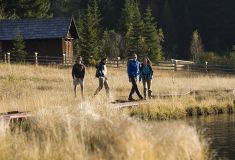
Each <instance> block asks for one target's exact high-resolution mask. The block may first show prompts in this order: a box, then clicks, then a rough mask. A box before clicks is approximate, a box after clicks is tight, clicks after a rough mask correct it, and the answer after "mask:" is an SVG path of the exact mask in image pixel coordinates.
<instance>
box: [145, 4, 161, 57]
mask: <svg viewBox="0 0 235 160" xmlns="http://www.w3.org/2000/svg"><path fill="white" fill-rule="evenodd" d="M151 12H152V10H151V8H150V6H148V7H147V9H146V12H145V14H144V18H143V19H144V30H143V36H144V40H145V44H146V48H145V52H146V54H147V55H148V56H149V57H150V58H151V59H152V60H153V61H157V60H160V59H161V57H162V46H161V43H162V42H163V33H162V31H161V29H157V27H156V24H155V22H154V17H153V16H152V13H151Z"/></svg>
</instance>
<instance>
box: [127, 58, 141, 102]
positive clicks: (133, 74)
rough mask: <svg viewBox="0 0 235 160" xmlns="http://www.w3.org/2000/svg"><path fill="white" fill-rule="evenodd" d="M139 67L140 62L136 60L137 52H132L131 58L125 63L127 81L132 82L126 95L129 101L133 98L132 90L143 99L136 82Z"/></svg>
mask: <svg viewBox="0 0 235 160" xmlns="http://www.w3.org/2000/svg"><path fill="white" fill-rule="evenodd" d="M139 68H140V62H139V61H138V60H137V54H133V55H132V59H130V60H129V61H128V63H127V72H128V77H129V81H130V82H131V83H132V88H131V91H130V94H129V97H128V100H129V101H133V100H134V99H133V97H132V96H133V94H134V92H136V94H137V95H138V97H139V98H140V99H143V96H142V95H141V94H140V91H139V89H138V86H137V83H136V82H137V80H138V76H139Z"/></svg>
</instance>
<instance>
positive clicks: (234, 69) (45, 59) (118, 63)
mask: <svg viewBox="0 0 235 160" xmlns="http://www.w3.org/2000/svg"><path fill="white" fill-rule="evenodd" d="M16 59H17V57H15V56H11V55H10V54H5V55H4V56H3V57H2V59H1V61H0V62H2V63H9V64H10V63H15V62H16ZM74 62H75V58H72V57H65V56H61V57H55V56H54V57H53V56H38V55H37V54H35V56H27V57H25V59H24V61H23V62H22V63H27V64H35V65H38V64H40V65H67V66H69V65H72V64H74ZM126 64H127V61H126V60H125V59H119V58H116V59H108V62H107V66H109V67H116V68H123V67H126ZM153 68H154V69H157V70H171V71H193V72H205V73H209V72H221V73H230V74H235V64H234V65H216V64H209V63H207V62H205V63H204V64H195V63H194V62H192V61H184V60H176V59H171V60H170V61H160V62H158V63H156V64H153Z"/></svg>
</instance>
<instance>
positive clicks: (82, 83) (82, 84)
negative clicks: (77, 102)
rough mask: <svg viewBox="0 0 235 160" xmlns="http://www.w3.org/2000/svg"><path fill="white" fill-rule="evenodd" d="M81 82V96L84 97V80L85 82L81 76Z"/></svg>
mask: <svg viewBox="0 0 235 160" xmlns="http://www.w3.org/2000/svg"><path fill="white" fill-rule="evenodd" d="M79 84H80V87H81V96H82V98H84V94H83V86H84V82H83V79H82V78H79Z"/></svg>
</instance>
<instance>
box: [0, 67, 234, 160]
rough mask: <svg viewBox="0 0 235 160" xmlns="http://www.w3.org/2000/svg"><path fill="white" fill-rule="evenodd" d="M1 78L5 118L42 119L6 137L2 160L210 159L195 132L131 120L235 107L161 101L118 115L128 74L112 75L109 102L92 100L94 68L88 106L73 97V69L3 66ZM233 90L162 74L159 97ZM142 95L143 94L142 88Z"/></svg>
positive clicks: (219, 98) (204, 98)
mask: <svg viewBox="0 0 235 160" xmlns="http://www.w3.org/2000/svg"><path fill="white" fill-rule="evenodd" d="M0 70H1V72H0V106H1V107H0V112H6V111H12V110H19V111H30V112H32V113H33V114H34V115H35V116H34V117H35V118H34V119H33V120H32V123H31V128H30V130H28V131H27V132H17V131H16V132H14V133H10V132H9V131H2V132H1V136H0V139H1V146H0V159H150V160H151V159H169V160H171V159H197V160H198V159H199V160H200V159H207V158H208V154H209V153H208V151H207V148H208V147H207V143H206V142H205V141H204V140H203V139H201V138H200V136H199V135H198V132H197V131H196V129H195V128H193V127H190V126H188V125H187V124H185V123H183V122H154V123H153V122H151V123H148V124H147V123H145V122H143V121H139V120H138V118H137V119H136V118H132V117H130V116H129V114H132V115H133V116H134V115H141V116H142V118H143V119H149V117H155V118H156V117H157V116H160V117H157V118H156V119H172V118H177V117H178V116H179V117H185V116H186V115H187V107H191V108H193V109H195V108H196V109H197V107H204V108H207V107H208V110H209V112H210V106H213V105H215V106H216V105H217V106H229V105H232V99H233V95H230V94H227V93H221V94H224V95H220V94H218V95H215V94H214V95H213V94H212V95H211V94H210V93H203V94H201V95H196V96H193V95H191V96H189V97H181V98H170V99H162V98H157V99H154V100H149V101H147V102H149V104H147V105H144V106H140V107H138V108H133V109H131V110H118V109H114V108H112V107H111V106H110V102H111V101H114V100H117V99H122V100H126V99H127V97H128V94H129V91H130V88H131V84H130V83H129V82H128V77H127V73H126V69H125V68H121V69H117V68H108V70H109V74H108V79H109V84H110V88H111V96H110V98H107V97H106V96H105V91H104V90H102V91H101V93H100V94H99V95H98V96H96V97H94V96H93V94H94V92H95V90H96V88H97V87H98V80H97V79H96V78H95V69H94V68H87V74H86V77H85V99H84V101H82V100H81V98H80V96H79V88H78V97H77V98H75V97H74V93H73V86H72V76H71V68H67V69H60V68H51V67H41V66H38V67H35V66H31V65H6V64H1V65H0ZM233 86H235V80H234V77H232V76H224V75H223V76H216V75H204V74H197V73H181V72H180V73H174V72H164V71H158V70H156V71H155V72H154V80H153V86H152V90H153V94H154V95H159V94H171V93H184V92H186V91H189V90H224V89H231V88H232V87H233ZM139 87H140V89H141V91H142V84H141V83H140V85H139ZM211 112H212V111H211ZM145 113H147V114H145ZM160 113H161V114H160ZM162 113H163V114H162ZM192 113H194V110H193V111H192ZM156 115H157V116H156ZM164 116H165V117H164ZM150 119H151V118H150ZM153 119H154V118H153ZM32 124H33V125H32Z"/></svg>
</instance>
